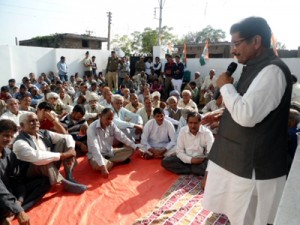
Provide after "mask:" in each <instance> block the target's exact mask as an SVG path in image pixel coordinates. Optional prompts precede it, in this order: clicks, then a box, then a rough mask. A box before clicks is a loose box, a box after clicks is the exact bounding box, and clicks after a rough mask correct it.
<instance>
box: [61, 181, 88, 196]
mask: <svg viewBox="0 0 300 225" xmlns="http://www.w3.org/2000/svg"><path fill="white" fill-rule="evenodd" d="M61 183H62V186H63V188H64V190H65V191H68V192H71V193H75V194H81V193H83V192H85V191H86V190H87V186H85V185H83V184H78V183H74V182H71V181H69V180H65V179H64V180H62V181H61Z"/></svg>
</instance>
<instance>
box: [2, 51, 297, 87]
mask: <svg viewBox="0 0 300 225" xmlns="http://www.w3.org/2000/svg"><path fill="white" fill-rule="evenodd" d="M158 50H159V49H154V57H155V56H157V55H159V56H160V57H162V53H161V52H159V51H158ZM86 51H89V52H90V56H93V55H95V56H96V63H97V66H98V71H103V70H105V68H106V64H107V58H108V56H109V55H110V51H108V50H93V49H64V48H57V49H56V48H40V47H26V46H0V87H1V86H3V85H7V84H8V80H9V79H10V78H15V79H16V83H17V84H20V82H21V80H22V78H23V77H24V76H28V75H29V73H30V72H33V73H35V74H36V76H39V75H40V74H41V73H42V72H45V73H46V74H48V73H49V71H53V72H55V73H57V72H58V71H57V68H56V64H57V62H58V61H59V60H60V57H61V56H65V57H66V62H67V64H68V66H69V75H73V74H75V73H76V72H78V73H79V74H80V75H81V76H82V74H83V71H84V68H83V64H82V59H83V58H84V56H85V52H86ZM161 61H162V63H163V65H164V63H165V62H166V60H165V59H161ZM233 61H236V60H235V59H230V58H227V59H223V58H222V59H208V60H206V64H205V65H204V66H200V63H199V59H187V68H186V69H187V70H189V71H191V75H192V77H191V78H192V79H193V77H194V74H195V72H196V71H199V72H200V73H201V76H202V77H203V78H204V77H205V76H206V75H207V74H208V72H209V70H210V69H215V70H216V74H217V76H218V75H219V74H221V73H222V72H224V71H226V69H227V67H228V65H229V64H230V63H231V62H233ZM283 61H284V62H285V63H286V64H287V65H288V66H289V68H290V70H291V72H292V73H294V74H295V75H296V76H297V77H298V79H299V81H300V58H284V59H283ZM241 70H242V65H240V64H239V65H238V68H237V70H236V72H235V73H234V74H233V77H234V78H235V80H238V79H239V77H240V74H241Z"/></svg>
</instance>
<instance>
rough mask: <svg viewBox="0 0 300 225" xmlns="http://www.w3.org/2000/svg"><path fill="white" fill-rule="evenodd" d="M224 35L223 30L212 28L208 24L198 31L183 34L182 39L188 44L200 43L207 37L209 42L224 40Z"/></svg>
mask: <svg viewBox="0 0 300 225" xmlns="http://www.w3.org/2000/svg"><path fill="white" fill-rule="evenodd" d="M225 37H226V35H225V31H223V30H221V29H214V28H213V27H212V26H210V25H208V26H207V27H205V28H204V29H203V30H201V31H199V32H189V33H188V34H187V35H184V36H183V40H184V41H185V42H186V43H189V44H200V43H204V42H205V41H206V39H209V41H210V42H220V41H224V39H225Z"/></svg>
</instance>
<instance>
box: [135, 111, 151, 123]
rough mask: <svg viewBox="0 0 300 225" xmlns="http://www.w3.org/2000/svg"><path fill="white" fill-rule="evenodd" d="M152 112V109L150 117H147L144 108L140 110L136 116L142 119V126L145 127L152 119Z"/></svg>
mask: <svg viewBox="0 0 300 225" xmlns="http://www.w3.org/2000/svg"><path fill="white" fill-rule="evenodd" d="M153 110H154V108H152V109H151V115H150V116H149V117H148V114H147V112H146V109H145V107H143V108H140V109H139V110H138V111H137V112H136V114H138V115H140V117H142V119H143V125H145V124H146V123H147V122H148V121H149V120H151V119H153Z"/></svg>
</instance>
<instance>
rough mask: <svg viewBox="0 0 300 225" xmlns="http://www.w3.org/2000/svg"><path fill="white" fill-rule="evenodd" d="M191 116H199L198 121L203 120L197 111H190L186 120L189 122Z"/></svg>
mask: <svg viewBox="0 0 300 225" xmlns="http://www.w3.org/2000/svg"><path fill="white" fill-rule="evenodd" d="M190 117H198V121H199V122H200V121H201V115H200V114H199V113H197V112H190V113H189V114H188V115H187V119H186V121H187V122H188V121H189V118H190Z"/></svg>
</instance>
